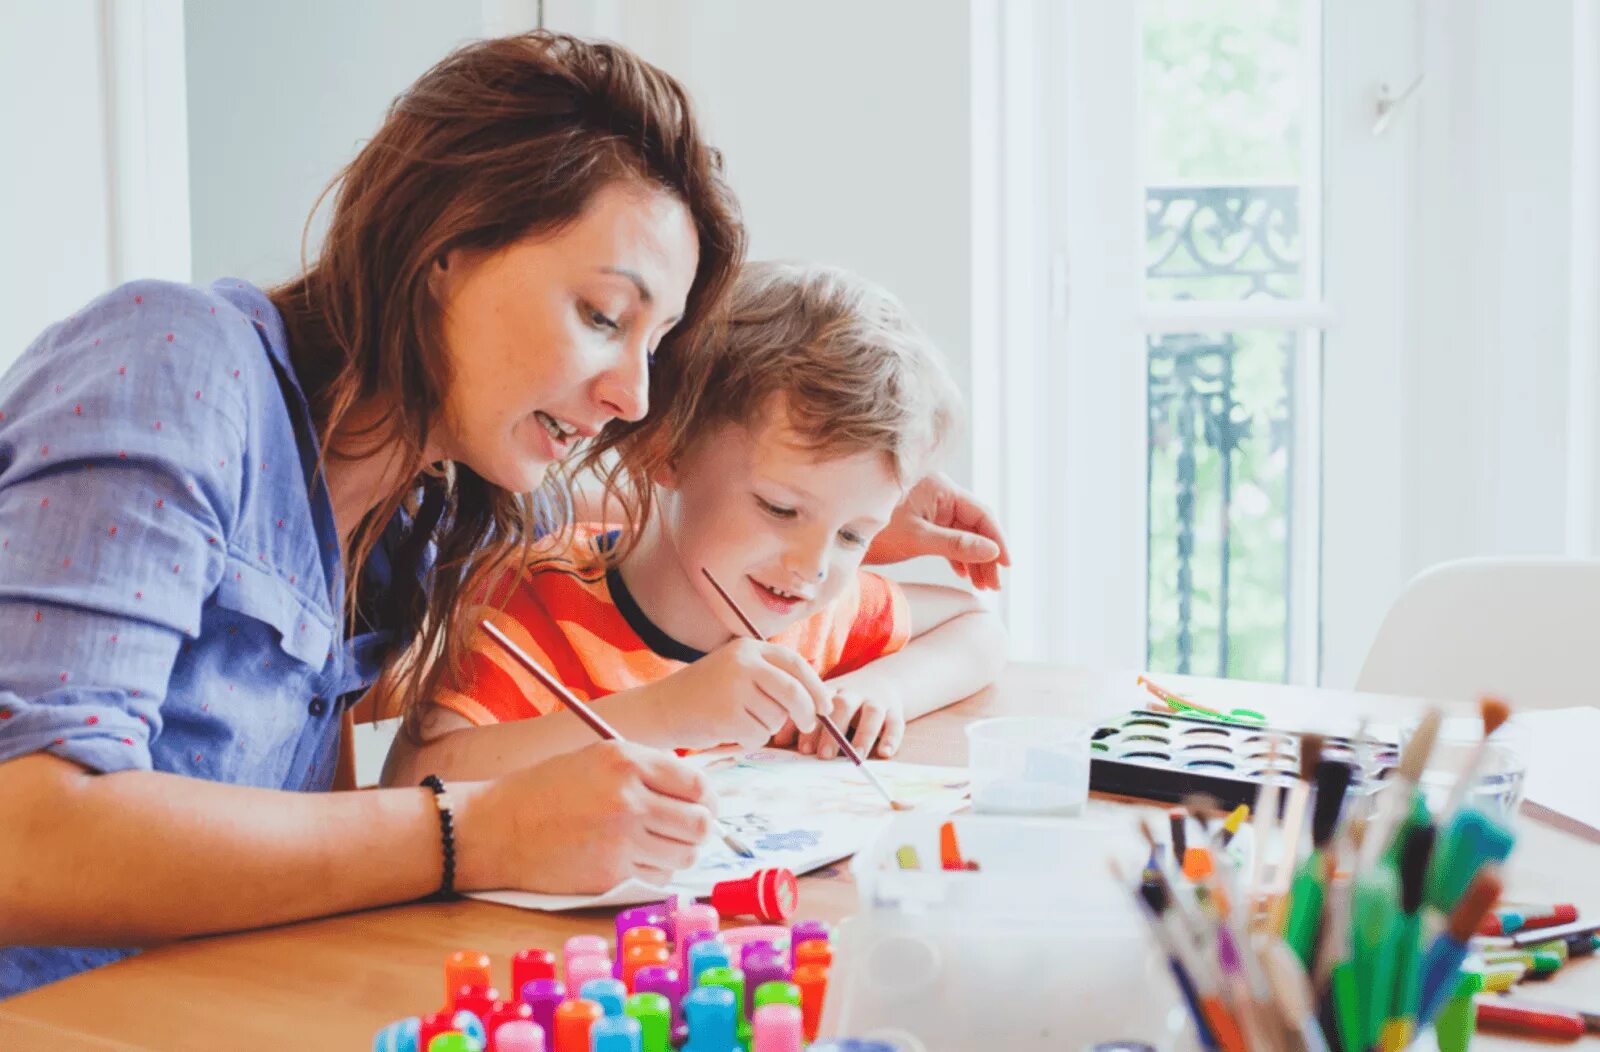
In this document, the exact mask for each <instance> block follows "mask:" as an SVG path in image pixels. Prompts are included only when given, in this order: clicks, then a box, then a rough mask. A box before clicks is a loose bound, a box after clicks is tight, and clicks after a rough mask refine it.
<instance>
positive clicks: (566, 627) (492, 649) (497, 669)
mask: <svg viewBox="0 0 1600 1052" xmlns="http://www.w3.org/2000/svg"><path fill="white" fill-rule="evenodd" d="M616 539H617V532H616V531H615V530H613V531H610V532H601V531H600V530H598V529H596V528H594V527H579V529H578V530H577V533H576V534H575V536H574V539H573V543H572V545H571V547H570V548H568V549H567V550H566V551H565V552H562V553H561V554H559V555H556V556H552V557H544V558H540V559H538V560H536V561H535V562H533V563H532V564H530V565H529V566H527V567H524V568H523V569H521V570H519V571H517V572H516V573H514V574H510V575H508V577H507V578H506V579H505V580H504V581H502V582H501V583H500V584H499V585H498V586H497V587H496V588H495V589H493V590H492V591H491V594H490V595H489V597H488V602H486V603H484V604H483V605H481V606H479V607H478V608H477V609H476V610H474V611H473V615H472V623H473V624H474V625H476V624H477V623H478V622H479V621H481V620H483V619H484V618H488V619H489V620H490V621H491V622H492V623H493V624H494V625H495V626H496V627H498V628H499V629H500V630H501V631H503V632H504V633H505V634H506V635H507V636H509V637H511V639H512V640H514V641H515V642H516V643H517V645H518V646H520V647H522V648H523V649H524V650H526V651H527V652H528V654H529V655H530V656H531V657H533V658H534V659H535V660H536V661H539V662H540V663H541V664H543V665H544V667H545V668H546V669H548V670H549V671H550V672H552V673H553V674H554V675H555V676H556V677H557V678H558V679H560V680H561V681H562V682H563V683H565V684H566V686H567V688H568V689H569V690H571V691H572V692H573V693H574V694H576V695H577V696H578V697H580V698H582V699H583V700H585V701H593V700H594V699H595V698H601V697H605V696H606V695H607V694H612V693H615V692H616V691H619V690H628V689H629V688H631V687H637V686H642V685H643V684H646V683H653V682H655V681H656V680H658V679H661V678H663V677H665V676H668V675H671V674H672V673H673V672H676V671H677V670H679V669H681V668H683V667H684V665H686V664H687V663H689V662H691V661H694V660H696V659H697V658H699V657H700V656H701V654H700V652H699V651H696V650H694V649H692V648H690V647H687V646H685V645H684V644H682V643H679V642H677V641H676V640H674V639H672V638H671V637H670V636H668V635H667V634H666V633H664V632H662V631H661V629H659V628H657V627H656V626H655V625H654V624H653V623H652V622H651V621H650V620H649V618H647V617H645V615H644V613H643V611H641V610H640V609H639V607H638V604H636V603H635V602H634V601H633V597H632V595H631V594H630V593H629V592H628V590H627V587H626V586H625V585H624V584H623V582H622V578H621V576H620V575H619V574H618V573H617V572H616V570H615V569H611V570H609V571H608V569H607V567H606V565H605V561H604V552H605V551H606V550H607V549H609V548H610V547H611V546H612V545H614V544H615V543H616ZM910 627H911V616H910V609H909V607H908V606H907V605H906V597H905V593H904V592H903V591H901V589H900V587H899V586H898V585H896V584H895V583H894V582H892V581H889V580H887V579H886V578H883V577H880V576H878V575H877V574H875V573H869V572H868V571H865V570H862V571H859V572H858V573H857V574H856V579H855V580H854V581H853V582H851V585H850V587H849V588H848V589H846V590H845V592H844V594H843V595H841V596H839V597H838V598H837V599H835V600H834V601H833V602H832V603H830V604H828V606H827V607H825V608H823V609H821V610H819V611H817V612H816V613H815V614H812V615H811V616H810V617H808V618H806V619H805V620H804V621H800V622H798V623H796V624H794V625H791V626H790V627H789V628H787V629H785V630H784V631H783V632H782V633H780V634H779V635H776V636H774V637H772V640H771V641H772V642H774V643H779V644H782V645H783V646H786V647H789V648H790V649H792V650H794V651H796V652H797V653H799V654H800V655H801V656H802V657H804V658H805V659H806V660H807V661H808V662H810V664H811V667H812V668H814V669H816V670H817V674H818V675H820V676H822V677H823V678H824V679H826V678H828V677H829V676H837V675H842V674H844V673H846V672H850V671H853V670H855V669H858V668H860V667H861V666H863V665H865V664H867V663H868V662H869V661H872V660H873V659H875V658H879V657H882V656H883V655H885V654H892V653H894V652H895V651H897V650H899V649H900V648H901V647H903V646H905V644H906V640H907V638H909V636H910ZM434 700H435V703H436V704H438V705H440V706H442V707H444V708H446V709H449V710H451V711H452V712H455V713H458V714H460V715H461V716H462V717H464V718H465V719H467V720H468V721H469V722H471V723H473V724H475V725H479V726H481V725H484V724H489V723H501V722H504V721H507V720H520V719H527V718H528V717H530V716H542V715H544V714H545V713H547V712H551V711H554V710H555V709H558V708H560V707H561V702H560V701H559V700H558V699H557V698H556V697H555V695H553V694H551V693H550V692H549V691H548V690H546V689H545V688H544V687H543V686H541V685H540V684H539V682H538V681H537V680H536V679H534V678H533V677H532V676H531V675H529V674H528V673H527V671H526V670H524V669H523V668H521V667H520V666H519V665H517V664H516V662H515V661H513V660H512V658H511V657H510V656H509V655H508V654H506V652H505V651H504V650H503V649H502V648H501V647H500V645H499V644H498V643H496V642H495V641H494V640H493V639H490V638H489V637H488V636H487V635H485V634H483V633H482V632H478V633H476V634H475V635H474V636H473V638H472V640H471V641H470V643H469V650H468V652H467V654H466V656H465V658H464V659H463V667H462V670H461V678H460V679H459V680H457V679H455V678H454V677H447V678H446V683H445V685H444V686H443V687H442V688H441V689H440V692H439V695H438V696H437V697H436V698H435V699H434Z"/></svg>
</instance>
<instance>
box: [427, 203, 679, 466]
mask: <svg viewBox="0 0 1600 1052" xmlns="http://www.w3.org/2000/svg"><path fill="white" fill-rule="evenodd" d="M699 255H700V249H699V240H698V238H697V237H696V235H695V229H694V223H693V220H692V219H691V217H690V215H689V210H688V209H687V208H686V207H685V206H684V204H683V202H682V201H680V200H679V199H678V198H676V197H674V196H672V195H671V194H669V193H666V192H665V191H661V190H655V189H647V188H644V187H641V186H639V185H637V184H628V183H614V184H612V185H610V186H608V187H606V188H605V189H603V190H600V191H599V192H597V193H596V194H595V195H594V197H593V198H591V199H590V201H589V204H588V206H587V208H585V209H584V211H583V213H582V214H581V215H579V217H578V218H577V220H576V221H574V222H572V223H571V224H569V225H567V226H566V227H564V228H563V229H561V230H558V231H556V232H555V233H553V234H546V235H542V236H535V237H529V238H525V239H523V240H521V241H518V242H515V243H513V244H511V245H508V246H506V247H505V248H500V249H496V250H494V251H490V252H474V251H471V250H459V251H452V252H451V253H450V254H449V255H448V256H447V257H446V258H445V259H444V260H443V261H442V263H436V264H435V265H434V274H433V277H434V287H435V290H436V294H437V295H438V296H439V300H440V305H441V307H442V308H443V337H444V353H445V357H446V360H447V362H448V364H449V369H450V376H449V382H448V387H447V389H446V391H445V396H444V403H445V404H444V412H443V416H442V419H441V420H440V421H439V423H438V426H437V427H436V428H435V434H434V436H433V440H432V446H433V449H431V450H430V453H432V454H435V456H434V459H445V460H454V461H458V462H460V463H462V464H465V465H466V466H467V467H470V468H471V469H472V470H473V471H475V472H477V473H478V474H479V475H481V476H483V477H484V478H485V479H487V480H488V481H490V482H492V483H494V484H495V485H497V486H500V487H502V488H504V489H507V490H512V491H516V492H525V491H528V490H532V489H535V488H537V487H538V486H539V484H540V482H542V481H543V480H544V477H545V472H546V471H547V470H548V469H549V467H550V465H552V464H553V463H555V462H556V461H558V460H561V459H563V458H565V457H566V456H567V455H568V454H569V453H570V452H571V451H572V449H573V446H574V445H575V444H577V443H578V442H579V441H580V440H581V439H583V438H585V437H592V436H594V435H596V434H598V433H599V431H600V429H601V428H602V427H604V426H605V425H606V424H607V423H608V422H610V421H611V420H612V419H613V418H615V417H621V418H623V419H624V420H637V419H639V418H640V417H642V416H644V414H645V410H646V409H648V408H649V405H648V395H649V362H650V356H651V355H652V354H654V352H655V348H656V345H657V344H658V343H660V342H661V338H662V337H663V336H664V335H666V333H667V332H668V331H669V330H670V329H671V328H672V327H673V326H674V325H676V324H677V323H678V321H679V319H681V318H682V317H683V310H684V303H685V301H686V300H687V299H688V296H689V288H690V286H691V285H692V284H693V283H694V277H695V268H696V267H697V266H698V263H699Z"/></svg>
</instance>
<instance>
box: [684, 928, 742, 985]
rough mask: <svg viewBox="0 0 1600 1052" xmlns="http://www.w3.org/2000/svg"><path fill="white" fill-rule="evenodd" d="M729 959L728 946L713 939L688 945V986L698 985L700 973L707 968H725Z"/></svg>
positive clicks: (729, 961) (730, 959)
mask: <svg viewBox="0 0 1600 1052" xmlns="http://www.w3.org/2000/svg"><path fill="white" fill-rule="evenodd" d="M731 961H732V958H730V957H729V956H728V948H727V947H726V946H724V945H722V943H720V942H717V941H716V940H715V939H707V940H706V941H705V942H697V943H695V944H694V945H693V946H691V947H689V988H690V989H691V990H692V989H694V988H695V987H697V986H699V985H700V973H701V972H703V971H705V970H706V969H707V968H726V967H728V965H729V964H730V963H731Z"/></svg>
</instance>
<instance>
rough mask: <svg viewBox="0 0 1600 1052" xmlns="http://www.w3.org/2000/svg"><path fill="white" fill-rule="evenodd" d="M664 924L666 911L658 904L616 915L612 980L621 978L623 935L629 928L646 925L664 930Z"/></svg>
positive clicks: (634, 908) (624, 911) (626, 910)
mask: <svg viewBox="0 0 1600 1052" xmlns="http://www.w3.org/2000/svg"><path fill="white" fill-rule="evenodd" d="M666 923H667V911H666V909H665V908H664V907H663V906H662V904H661V903H659V902H652V903H650V904H649V905H648V906H634V907H632V908H631V909H625V910H623V911H622V912H621V913H618V914H617V959H616V960H615V961H614V962H612V965H611V977H612V978H613V979H621V978H622V936H623V934H624V933H625V932H627V931H628V929H630V928H643V927H645V926H646V925H649V926H650V927H653V928H664V927H665V926H666ZM669 938H670V936H669Z"/></svg>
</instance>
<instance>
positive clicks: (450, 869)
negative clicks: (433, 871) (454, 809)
mask: <svg viewBox="0 0 1600 1052" xmlns="http://www.w3.org/2000/svg"><path fill="white" fill-rule="evenodd" d="M422 784H423V785H425V786H427V787H428V788H429V789H432V790H433V802H434V803H435V804H436V805H437V806H438V808H439V835H440V839H441V842H442V843H443V845H444V876H443V877H442V878H441V879H440V881H439V890H438V891H437V892H436V893H435V894H434V896H433V897H434V898H435V899H453V898H455V895H456V832H455V818H454V816H453V815H452V814H451V812H450V791H449V790H447V789H446V788H445V787H444V781H443V780H442V779H440V777H439V776H438V775H436V774H430V775H428V777H426V778H424V779H423V780H422Z"/></svg>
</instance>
